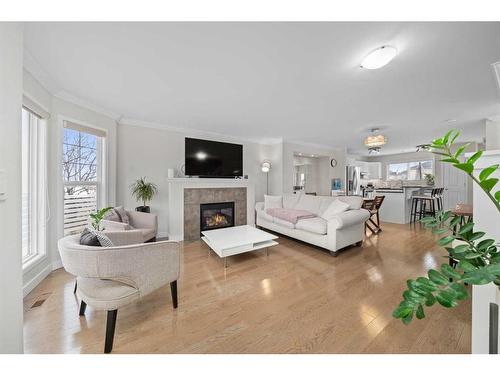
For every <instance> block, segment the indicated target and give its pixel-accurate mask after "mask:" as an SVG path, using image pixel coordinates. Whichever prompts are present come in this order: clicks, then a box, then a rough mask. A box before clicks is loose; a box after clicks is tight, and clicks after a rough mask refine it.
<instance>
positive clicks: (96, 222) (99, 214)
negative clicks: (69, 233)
mask: <svg viewBox="0 0 500 375" xmlns="http://www.w3.org/2000/svg"><path fill="white" fill-rule="evenodd" d="M112 208H113V207H106V208H101V209H100V210H97V211H96V212H92V213H91V214H90V215H89V216H90V224H91V225H92V228H94V229H95V230H98V231H100V230H101V220H102V219H104V216H105V215H106V213H107V212H108V211H109V210H111V209H112ZM102 230H104V228H102Z"/></svg>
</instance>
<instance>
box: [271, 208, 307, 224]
mask: <svg viewBox="0 0 500 375" xmlns="http://www.w3.org/2000/svg"><path fill="white" fill-rule="evenodd" d="M266 213H267V214H268V215H271V216H274V217H277V218H278V219H281V220H285V221H288V222H290V223H292V224H297V221H299V220H300V219H310V218H312V217H316V215H314V214H313V213H311V212H309V211H305V210H294V209H291V208H268V209H267V210H266Z"/></svg>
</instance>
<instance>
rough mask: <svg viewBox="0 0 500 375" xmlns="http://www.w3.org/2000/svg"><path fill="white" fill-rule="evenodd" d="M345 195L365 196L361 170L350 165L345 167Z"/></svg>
mask: <svg viewBox="0 0 500 375" xmlns="http://www.w3.org/2000/svg"><path fill="white" fill-rule="evenodd" d="M345 181H346V186H345V195H359V196H363V192H362V191H361V168H360V167H355V166H352V165H348V166H347V167H345Z"/></svg>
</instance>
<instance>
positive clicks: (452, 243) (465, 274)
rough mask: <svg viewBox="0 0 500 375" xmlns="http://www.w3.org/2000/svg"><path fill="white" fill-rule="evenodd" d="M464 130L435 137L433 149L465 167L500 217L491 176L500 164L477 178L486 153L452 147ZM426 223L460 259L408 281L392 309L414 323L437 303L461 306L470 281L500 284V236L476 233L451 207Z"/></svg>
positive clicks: (499, 195)
mask: <svg viewBox="0 0 500 375" xmlns="http://www.w3.org/2000/svg"><path fill="white" fill-rule="evenodd" d="M459 134H460V133H459V132H458V131H455V130H450V131H449V132H448V133H447V134H446V135H445V136H444V137H442V138H438V139H435V140H434V141H433V142H432V144H431V145H430V146H429V150H430V151H431V152H433V153H434V154H437V155H440V156H441V157H442V159H441V161H442V162H445V163H451V164H452V165H453V166H454V167H455V168H458V169H460V170H462V171H464V173H466V174H467V175H468V176H469V177H470V178H471V179H472V181H473V182H474V183H476V184H478V185H479V186H480V187H481V189H482V190H483V191H484V193H485V194H486V195H487V196H488V198H489V199H490V200H491V202H492V204H493V205H495V207H496V208H497V211H498V213H499V215H500V190H497V191H496V192H495V193H494V192H493V189H494V187H495V185H496V184H497V182H498V178H495V177H491V176H492V174H493V173H495V171H497V170H498V168H499V165H498V164H496V165H491V166H489V167H487V168H485V169H483V170H482V172H481V173H480V174H479V175H478V176H475V175H474V174H473V171H474V163H475V162H476V161H477V160H478V159H479V158H480V157H481V155H482V151H478V152H476V153H474V154H473V155H472V156H471V157H470V158H468V159H467V160H466V161H465V162H462V161H461V160H460V158H461V156H462V154H463V152H464V150H465V148H466V147H467V145H463V146H460V147H458V148H457V149H456V150H454V151H452V149H453V148H454V144H455V140H456V139H457V138H458V136H459ZM421 222H422V223H424V225H425V227H426V228H428V229H431V230H432V231H433V232H434V233H435V234H439V235H441V236H442V237H441V238H440V239H439V240H438V242H437V243H438V244H439V245H440V246H443V247H444V248H445V249H446V251H447V252H448V258H451V259H453V260H454V261H455V262H456V268H453V267H451V266H450V265H449V264H448V263H444V264H442V265H441V266H440V268H439V269H431V270H429V272H428V274H427V277H418V278H417V279H416V280H413V279H410V280H408V281H407V283H406V284H407V289H406V290H405V291H404V292H403V300H402V301H401V303H400V304H399V306H398V307H397V308H396V309H395V310H394V311H393V313H392V315H393V317H394V318H397V319H401V320H402V321H403V323H405V324H409V323H410V322H411V321H412V319H413V317H414V316H416V317H417V318H418V319H423V318H425V312H424V308H425V307H430V306H432V305H434V304H435V303H436V302H437V303H438V304H440V305H442V306H444V307H447V308H452V307H455V306H457V305H458V301H460V300H464V299H466V298H468V296H469V293H468V291H467V288H466V287H465V286H464V284H472V285H484V284H489V283H494V284H495V285H497V286H499V287H500V250H499V248H498V245H497V244H496V242H495V239H491V238H486V237H485V236H486V233H484V232H481V231H475V230H474V222H472V221H470V222H468V223H465V224H461V223H460V218H459V217H454V216H453V215H452V214H451V212H450V211H446V212H443V211H440V212H438V213H437V214H436V215H435V216H428V217H425V218H423V219H422V220H421Z"/></svg>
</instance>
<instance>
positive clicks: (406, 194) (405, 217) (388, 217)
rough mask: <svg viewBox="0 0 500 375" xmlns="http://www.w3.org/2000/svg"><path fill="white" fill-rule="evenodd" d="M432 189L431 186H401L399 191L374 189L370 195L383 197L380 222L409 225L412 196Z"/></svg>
mask: <svg viewBox="0 0 500 375" xmlns="http://www.w3.org/2000/svg"><path fill="white" fill-rule="evenodd" d="M432 188H433V187H432V186H403V187H402V188H399V189H394V188H380V189H375V190H374V191H373V193H372V195H373V196H375V195H384V196H385V198H384V202H383V203H382V206H381V207H380V220H381V221H385V222H387V223H395V224H407V223H409V222H410V210H411V203H412V196H413V194H414V193H415V192H416V191H419V190H428V189H432Z"/></svg>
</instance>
